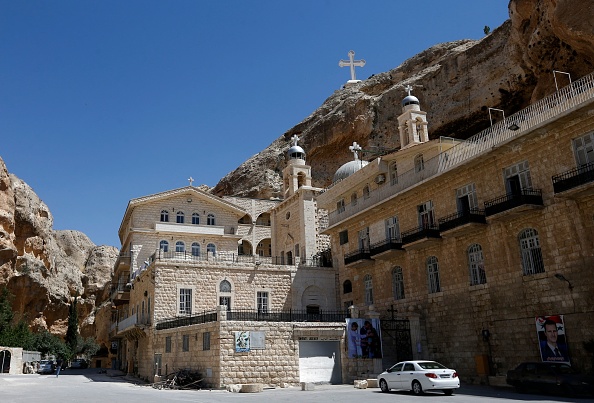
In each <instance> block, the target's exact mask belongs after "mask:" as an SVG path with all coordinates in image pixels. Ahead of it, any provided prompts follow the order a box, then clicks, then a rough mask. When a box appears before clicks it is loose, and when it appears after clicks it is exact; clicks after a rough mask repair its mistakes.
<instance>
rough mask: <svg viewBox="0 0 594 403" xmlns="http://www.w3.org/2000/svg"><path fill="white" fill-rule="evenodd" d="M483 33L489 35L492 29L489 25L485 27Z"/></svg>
mask: <svg viewBox="0 0 594 403" xmlns="http://www.w3.org/2000/svg"><path fill="white" fill-rule="evenodd" d="M483 32H484V33H485V35H489V32H491V27H490V26H488V25H485V28H483Z"/></svg>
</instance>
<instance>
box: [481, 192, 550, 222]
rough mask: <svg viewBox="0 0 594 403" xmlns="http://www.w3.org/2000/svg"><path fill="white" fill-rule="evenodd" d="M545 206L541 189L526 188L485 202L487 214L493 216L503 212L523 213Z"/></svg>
mask: <svg viewBox="0 0 594 403" xmlns="http://www.w3.org/2000/svg"><path fill="white" fill-rule="evenodd" d="M542 206H544V203H543V201H542V191H541V190H540V189H531V188H524V189H521V190H520V192H518V193H507V194H505V195H503V196H499V197H496V198H495V199H492V200H489V201H486V202H485V215H486V216H487V217H493V216H495V215H498V214H501V213H503V212H508V213H513V214H515V213H521V212H523V211H526V210H532V209H534V208H540V207H542Z"/></svg>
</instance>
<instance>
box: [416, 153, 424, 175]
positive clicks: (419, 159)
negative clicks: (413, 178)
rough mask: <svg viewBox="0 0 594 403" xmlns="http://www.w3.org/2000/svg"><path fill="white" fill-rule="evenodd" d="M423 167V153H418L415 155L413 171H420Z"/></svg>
mask: <svg viewBox="0 0 594 403" xmlns="http://www.w3.org/2000/svg"><path fill="white" fill-rule="evenodd" d="M423 169H425V161H423V154H418V155H417V156H416V157H415V172H421V171H422V170H423Z"/></svg>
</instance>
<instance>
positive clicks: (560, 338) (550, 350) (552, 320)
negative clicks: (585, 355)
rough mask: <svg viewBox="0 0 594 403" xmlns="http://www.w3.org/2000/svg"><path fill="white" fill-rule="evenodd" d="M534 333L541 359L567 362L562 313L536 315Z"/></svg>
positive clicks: (567, 353)
mask: <svg viewBox="0 0 594 403" xmlns="http://www.w3.org/2000/svg"><path fill="white" fill-rule="evenodd" d="M536 333H537V335H538V343H539V346H540V356H541V359H542V360H543V361H552V362H565V363H568V364H569V350H568V349H567V341H566V338H565V324H564V323H563V315H550V316H537V317H536Z"/></svg>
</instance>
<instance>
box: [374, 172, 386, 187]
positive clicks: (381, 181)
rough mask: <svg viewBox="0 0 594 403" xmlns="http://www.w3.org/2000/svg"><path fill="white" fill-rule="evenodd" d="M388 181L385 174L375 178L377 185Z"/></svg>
mask: <svg viewBox="0 0 594 403" xmlns="http://www.w3.org/2000/svg"><path fill="white" fill-rule="evenodd" d="M385 181H386V175H384V174H379V175H378V176H376V177H375V183H377V184H378V185H380V184H382V183H384V182H385Z"/></svg>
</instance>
